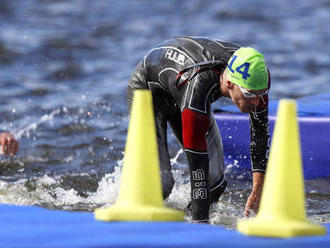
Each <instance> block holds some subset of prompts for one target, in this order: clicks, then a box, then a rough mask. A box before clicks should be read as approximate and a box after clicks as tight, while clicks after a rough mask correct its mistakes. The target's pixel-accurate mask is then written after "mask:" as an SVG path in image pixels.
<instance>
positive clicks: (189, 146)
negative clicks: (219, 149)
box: [182, 108, 210, 222]
mask: <svg viewBox="0 0 330 248" xmlns="http://www.w3.org/2000/svg"><path fill="white" fill-rule="evenodd" d="M182 127H183V130H182V131H183V132H182V136H183V146H184V149H185V153H186V156H187V160H188V163H189V169H190V182H191V206H192V217H193V220H195V221H199V222H207V221H208V219H209V207H210V200H209V183H208V174H209V158H208V153H207V144H206V133H207V131H208V130H209V127H210V117H209V115H208V114H204V113H200V112H197V111H194V110H191V109H188V108H186V109H184V110H183V112H182Z"/></svg>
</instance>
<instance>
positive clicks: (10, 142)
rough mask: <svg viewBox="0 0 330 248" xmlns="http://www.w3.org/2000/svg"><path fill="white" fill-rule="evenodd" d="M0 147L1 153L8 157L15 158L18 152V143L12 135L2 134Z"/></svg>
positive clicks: (0, 135)
mask: <svg viewBox="0 0 330 248" xmlns="http://www.w3.org/2000/svg"><path fill="white" fill-rule="evenodd" d="M0 146H1V147H0V149H1V152H2V153H3V154H4V155H6V156H9V155H10V156H14V155H16V153H17V151H18V142H17V140H16V139H15V138H14V136H13V135H12V134H11V133H7V132H3V133H1V134H0Z"/></svg>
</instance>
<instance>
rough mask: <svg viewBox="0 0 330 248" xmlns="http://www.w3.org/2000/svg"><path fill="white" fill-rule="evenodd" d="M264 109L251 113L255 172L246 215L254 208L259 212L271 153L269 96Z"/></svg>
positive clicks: (252, 152)
mask: <svg viewBox="0 0 330 248" xmlns="http://www.w3.org/2000/svg"><path fill="white" fill-rule="evenodd" d="M263 100H264V101H265V102H264V106H262V107H263V108H264V109H263V110H261V111H260V112H253V113H250V139H251V141H250V153H251V165H252V173H253V186H252V192H251V194H250V196H249V198H248V200H247V202H246V205H245V213H244V214H245V216H249V215H250V210H251V209H252V210H253V211H254V212H255V213H257V212H258V209H259V202H260V197H261V192H262V187H263V182H264V174H265V172H266V166H267V162H268V153H269V145H270V138H269V127H268V96H267V97H266V99H263Z"/></svg>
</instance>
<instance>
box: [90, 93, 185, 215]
mask: <svg viewBox="0 0 330 248" xmlns="http://www.w3.org/2000/svg"><path fill="white" fill-rule="evenodd" d="M126 142H127V143H126V148H125V157H124V165H123V169H122V177H121V183H120V192H119V196H118V200H117V202H116V204H115V205H114V206H111V207H108V208H104V209H102V208H100V209H96V210H95V218H96V219H97V220H102V221H183V215H184V214H183V212H182V211H178V210H174V209H171V208H168V207H166V206H165V205H164V204H163V197H162V188H161V177H160V169H159V158H158V149H157V141H156V129H155V121H154V113H153V107H152V95H151V92H150V91H149V90H136V91H135V93H134V96H133V105H132V111H131V118H130V124H129V128H128V135H127V141H126Z"/></svg>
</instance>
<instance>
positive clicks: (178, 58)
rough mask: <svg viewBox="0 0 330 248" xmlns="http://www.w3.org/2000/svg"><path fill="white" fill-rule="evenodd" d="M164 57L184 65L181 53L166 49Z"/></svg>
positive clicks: (183, 57)
mask: <svg viewBox="0 0 330 248" xmlns="http://www.w3.org/2000/svg"><path fill="white" fill-rule="evenodd" d="M165 58H167V59H169V60H172V61H174V62H176V63H178V64H180V65H184V61H185V59H186V58H185V56H184V55H183V54H181V53H179V52H177V51H175V50H172V49H167V50H166V54H165Z"/></svg>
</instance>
